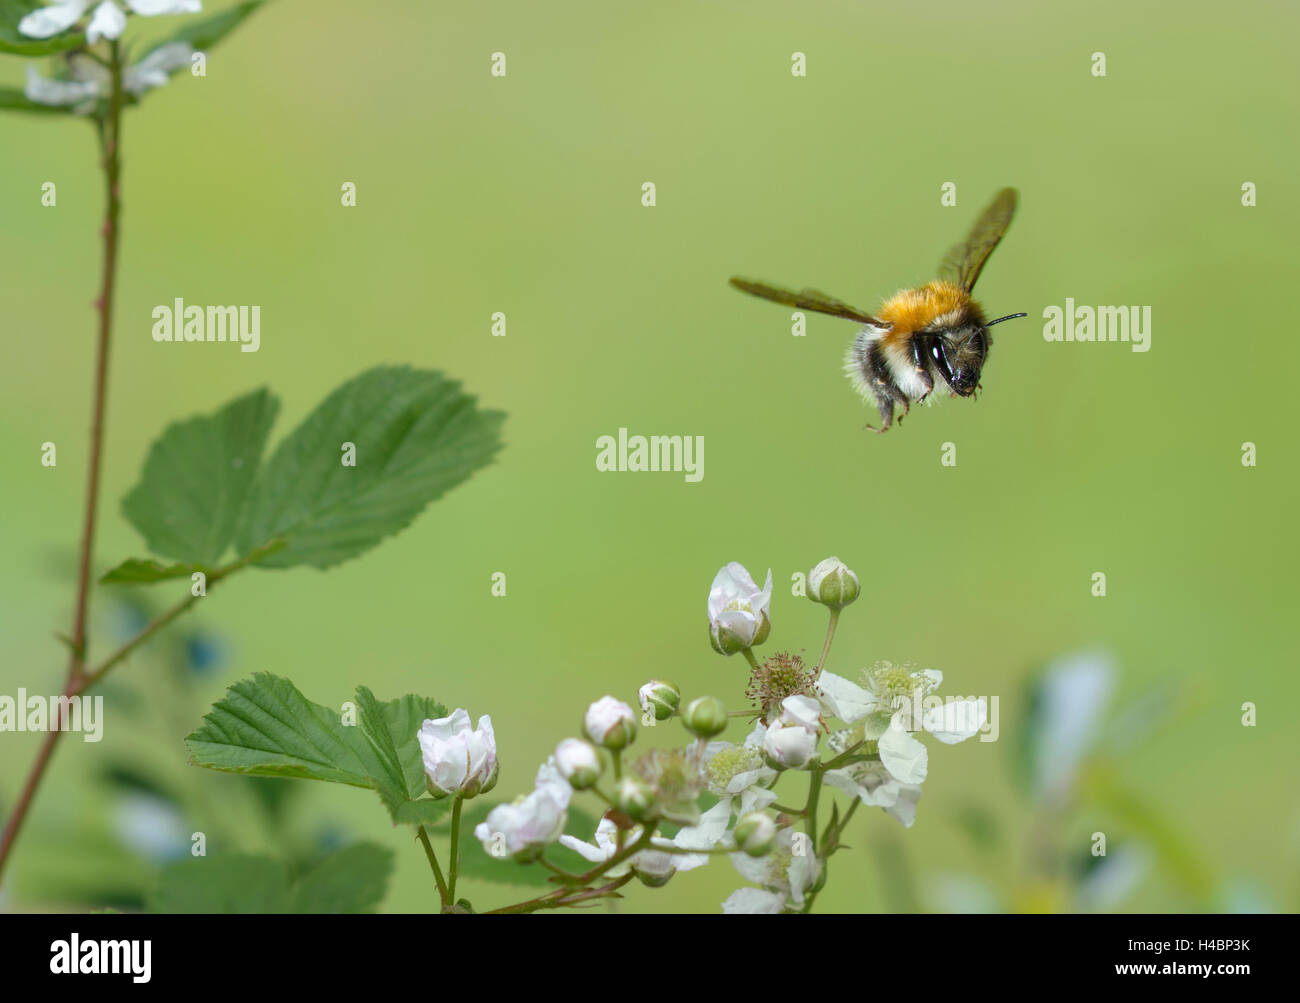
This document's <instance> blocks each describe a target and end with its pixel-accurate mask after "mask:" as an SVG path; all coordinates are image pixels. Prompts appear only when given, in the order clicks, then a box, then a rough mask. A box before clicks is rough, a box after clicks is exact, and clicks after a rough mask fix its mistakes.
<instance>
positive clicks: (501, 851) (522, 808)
mask: <svg viewBox="0 0 1300 1003" xmlns="http://www.w3.org/2000/svg"><path fill="white" fill-rule="evenodd" d="M572 795H573V788H572V787H570V786H569V782H568V781H567V780H565V779H564V777H562V776H561V775H560V771H559V770H558V769H556V767H555V762H554V760H553V759H552V760H547V762H545V763H543V764H542V766H541V768H540V769H538V771H537V782H536V785H535V786H534V788H533V792H532V793H531V794H528V795H525V796H524V797H520V798H516V799H515V800H514V801H513V802H511V803H510V804H499V805H497V806H496V807H495V808H493V809H492V811H490V812H489V813H488V817H487V819H486V821H483V822H480V823H479V824H478V825H476V826H475V827H474V835H475V836H476V837H477V838H478V841H479V842H480V843H482V844H483V849H485V850H487V852H488V853H489V854H491V855H492V856H500V857H516V856H517V857H520V858H522V859H529V858H535V857H537V856H539V855H540V854H541V852H542V850H544V849H545V848H546V847H547V846H549V845H550V844H551V843H554V842H555V841H556V840H557V839H559V837H560V834H561V833H563V832H564V823H565V822H566V821H568V815H569V798H570V797H572Z"/></svg>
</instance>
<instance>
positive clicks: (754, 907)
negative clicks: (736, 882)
mask: <svg viewBox="0 0 1300 1003" xmlns="http://www.w3.org/2000/svg"><path fill="white" fill-rule="evenodd" d="M784 908H785V896H784V895H781V894H779V893H777V892H766V891H763V889H761V888H737V889H736V890H735V891H734V892H732V893H731V894H730V895H728V896H727V900H726V901H725V902H723V903H722V911H723V912H724V913H725V914H727V915H776V914H777V913H779V912H780V911H781V910H782V909H784Z"/></svg>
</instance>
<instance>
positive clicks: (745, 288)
mask: <svg viewBox="0 0 1300 1003" xmlns="http://www.w3.org/2000/svg"><path fill="white" fill-rule="evenodd" d="M731 284H732V285H733V286H735V287H736V288H737V289H739V290H740V291H741V292H743V293H749V294H750V295H751V296H760V297H762V298H763V299H765V300H771V301H772V302H773V303H784V304H785V305H786V306H793V307H798V308H799V309H800V310H813V311H815V312H817V313H828V314H830V315H831V316H832V317H843V318H844V319H845V320H856V321H860V322H861V323H863V324H874V325H875V326H876V327H886V328H887V327H889V326H890V325H888V324H885V323H882V322H881V321H878V320H876V318H875V317H873V316H871V314H869V313H866V312H865V311H863V310H859V309H858V308H857V307H854V306H849V305H848V304H847V303H844V302H842V301H840V300H837V299H835V298H834V297H832V296H827V295H826V294H825V293H819V292H818V291H817V290H816V289H801V290H799V291H798V292H794V291H793V290H791V289H782V288H781V287H780V286H769V285H768V284H767V283H766V282H751V281H750V280H749V279H739V278H735V277H734V276H733V277H732V279H731Z"/></svg>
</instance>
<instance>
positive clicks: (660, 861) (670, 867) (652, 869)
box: [632, 850, 676, 888]
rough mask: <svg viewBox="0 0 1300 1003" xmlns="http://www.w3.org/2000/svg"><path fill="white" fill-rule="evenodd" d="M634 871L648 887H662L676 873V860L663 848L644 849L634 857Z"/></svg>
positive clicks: (639, 879) (638, 878)
mask: <svg viewBox="0 0 1300 1003" xmlns="http://www.w3.org/2000/svg"><path fill="white" fill-rule="evenodd" d="M632 873H633V874H635V875H636V876H637V880H638V881H640V882H641V884H643V885H645V886H646V887H647V888H662V887H663V886H664V885H666V884H668V879H669V878H671V877H672V876H673V875H674V874H675V873H676V862H675V861H674V860H673V858H672V854H670V853H664V852H663V851H662V850H642V851H641V852H640V853H638V854H637V855H636V856H635V857H633V858H632Z"/></svg>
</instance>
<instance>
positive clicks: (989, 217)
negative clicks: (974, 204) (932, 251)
mask: <svg viewBox="0 0 1300 1003" xmlns="http://www.w3.org/2000/svg"><path fill="white" fill-rule="evenodd" d="M1015 211H1016V190H1015V189H1014V188H1003V189H1002V191H1000V192H998V193H997V195H995V196H994V197H993V201H992V202H990V203H989V207H988V208H987V209H985V210H984V213H983V215H982V216H980V218H979V219H978V220H976V221H975V225H974V226H973V227H971V231H970V236H968V237H967V238H966V240H965V241H964V242H963V243H961V244H958V245H957V246H956V247H954V248H953V249H952V250H951V251H949V252H948V256H947V257H946V258H944V259H943V264H941V265H940V266H939V277H940V278H943V279H947V280H948V281H950V282H955V283H957V285H959V286H961V287H962V288H963V289H965V290H966V291H967V292H970V291H971V290H972V289H974V288H975V280H976V279H978V278H979V277H980V272H981V271H982V270H983V269H984V262H986V261H988V260H989V255H990V254H992V253H993V248H995V247H997V246H998V241H1000V240H1001V239H1002V235H1003V234H1004V233H1006V232H1007V227H1008V226H1010V225H1011V217H1012V216H1013V215H1015Z"/></svg>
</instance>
